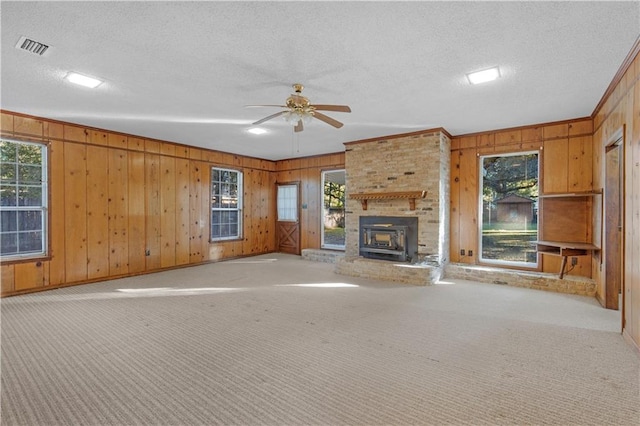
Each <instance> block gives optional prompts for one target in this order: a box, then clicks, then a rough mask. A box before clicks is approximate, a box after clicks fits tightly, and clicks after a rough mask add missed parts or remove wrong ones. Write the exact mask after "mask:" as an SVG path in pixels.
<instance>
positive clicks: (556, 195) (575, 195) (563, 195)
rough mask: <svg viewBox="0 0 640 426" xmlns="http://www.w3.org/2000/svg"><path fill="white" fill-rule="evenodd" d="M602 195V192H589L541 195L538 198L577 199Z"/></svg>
mask: <svg viewBox="0 0 640 426" xmlns="http://www.w3.org/2000/svg"><path fill="white" fill-rule="evenodd" d="M598 195H602V191H595V192H594V191H589V192H566V193H565V192H563V193H558V194H540V195H539V196H538V198H575V197H595V196H598Z"/></svg>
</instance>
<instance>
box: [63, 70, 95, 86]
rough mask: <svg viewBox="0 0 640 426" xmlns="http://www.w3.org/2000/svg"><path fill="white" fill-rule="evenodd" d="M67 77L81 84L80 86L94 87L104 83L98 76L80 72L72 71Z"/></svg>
mask: <svg viewBox="0 0 640 426" xmlns="http://www.w3.org/2000/svg"><path fill="white" fill-rule="evenodd" d="M65 79H67V80H68V81H70V82H71V83H74V84H79V85H80V86H85V87H90V88H92V89H93V88H96V87H98V86H99V85H101V84H102V81H101V80H98V79H97V78H93V77H89V76H86V75H82V74H78V73H76V72H70V73H69V74H67V76H66V77H65Z"/></svg>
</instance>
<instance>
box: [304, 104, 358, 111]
mask: <svg viewBox="0 0 640 426" xmlns="http://www.w3.org/2000/svg"><path fill="white" fill-rule="evenodd" d="M312 106H313V107H314V108H315V109H317V110H320V111H336V112H351V108H349V107H348V106H347V105H312Z"/></svg>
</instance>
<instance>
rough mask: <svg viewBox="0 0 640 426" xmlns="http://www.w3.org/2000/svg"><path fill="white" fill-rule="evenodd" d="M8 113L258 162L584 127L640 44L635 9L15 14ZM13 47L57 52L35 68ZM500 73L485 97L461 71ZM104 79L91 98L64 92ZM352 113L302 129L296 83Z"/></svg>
mask: <svg viewBox="0 0 640 426" xmlns="http://www.w3.org/2000/svg"><path fill="white" fill-rule="evenodd" d="M0 8H1V9H0V12H1V19H2V22H1V23H2V41H1V43H2V44H1V49H2V63H1V71H2V81H1V83H2V87H1V89H2V92H1V98H0V106H1V107H2V108H3V109H6V110H11V111H15V112H21V113H26V114H32V115H37V116H44V117H48V118H53V119H59V120H64V121H70V122H73V123H78V124H82V125H88V126H94V127H99V128H104V129H109V130H113V131H120V132H125V133H129V134H134V135H139V136H143V137H149V138H157V139H162V140H169V141H174V142H179V143H184V144H188V145H193V146H199V147H205V148H211V149H217V150H222V151H227V152H232V153H238V154H244V155H250V156H255V157H260V158H265V159H282V158H291V157H299V156H307V155H315V154H321V153H328V152H338V151H343V150H344V146H343V143H344V142H349V141H353V140H359V139H365V138H371V137H378V136H384V135H392V134H398V133H406V132H412V131H416V130H422V129H429V128H433V127H444V128H445V129H447V130H448V131H449V132H450V133H452V134H454V135H459V134H465V133H471V132H478V131H484V130H492V129H500V128H507V127H514V126H521V125H527V124H534V123H541V122H548V121H556V120H563V119H571V118H577V117H584V116H588V115H590V114H591V113H592V112H593V109H594V108H595V106H596V105H597V103H598V101H599V100H600V98H601V96H602V95H603V94H604V92H605V90H606V88H607V86H608V85H609V83H610V82H611V80H612V78H613V77H614V75H615V73H616V71H617V70H618V68H619V66H620V65H621V63H622V61H623V60H624V58H625V57H626V55H627V54H628V52H629V51H630V49H631V48H632V46H633V44H634V42H635V40H636V39H637V38H638V35H639V34H640V2H636V1H633V2H632V1H627V2H609V1H603V2H567V1H562V2H10V1H2V3H1V4H0ZM20 36H27V37H29V38H32V39H35V40H38V41H41V42H43V43H48V44H50V45H52V46H53V48H52V49H51V51H50V53H49V54H47V55H46V56H44V57H38V56H36V55H33V54H29V53H26V52H23V51H20V50H18V49H15V48H14V46H15V44H16V42H17V41H18V39H19V38H20ZM494 65H498V66H500V70H501V72H502V78H501V79H500V80H498V81H495V82H491V83H487V84H484V85H480V86H471V85H469V84H468V83H467V81H466V77H465V73H467V72H470V71H474V70H478V69H483V68H487V67H490V66H494ZM69 71H77V72H81V73H85V74H88V75H92V76H96V77H99V78H101V79H104V80H105V83H104V84H102V85H101V86H100V87H98V88H97V89H94V90H90V89H85V88H82V87H76V86H72V85H71V84H69V83H67V82H66V81H64V80H63V77H64V76H65V75H66V73H67V72H69ZM298 82H299V83H302V84H304V85H305V90H304V92H303V94H304V95H306V96H307V97H308V98H309V99H310V100H311V102H312V103H317V104H347V105H350V106H351V109H352V111H353V112H352V113H351V114H345V113H331V112H329V113H327V115H330V116H331V117H333V118H336V119H338V120H340V121H342V122H344V123H345V125H344V127H343V128H341V129H334V128H333V127H331V126H329V125H327V124H325V123H322V122H320V121H317V120H315V121H314V122H312V123H311V124H309V125H307V126H306V128H305V131H304V132H302V133H298V134H294V133H293V130H292V127H291V126H290V125H288V124H286V123H284V122H283V121H282V120H279V119H276V120H272V121H269V122H267V123H265V124H264V125H263V126H262V127H264V128H265V129H267V130H268V131H269V133H267V134H266V135H261V136H255V135H251V134H249V133H247V132H246V129H248V128H249V127H251V126H250V124H251V123H252V122H253V121H257V120H258V119H260V118H263V117H265V116H267V115H269V114H272V113H274V112H277V111H278V109H277V108H276V109H269V108H260V109H258V108H244V106H245V105H248V104H282V103H283V102H284V100H285V98H286V97H287V96H288V95H289V94H290V93H291V92H292V89H291V84H293V83H298Z"/></svg>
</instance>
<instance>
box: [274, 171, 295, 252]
mask: <svg viewBox="0 0 640 426" xmlns="http://www.w3.org/2000/svg"><path fill="white" fill-rule="evenodd" d="M299 200H300V185H299V183H298V182H293V183H279V184H278V188H277V210H278V220H277V231H276V234H277V238H278V251H279V252H281V253H290V254H300V206H299Z"/></svg>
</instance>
